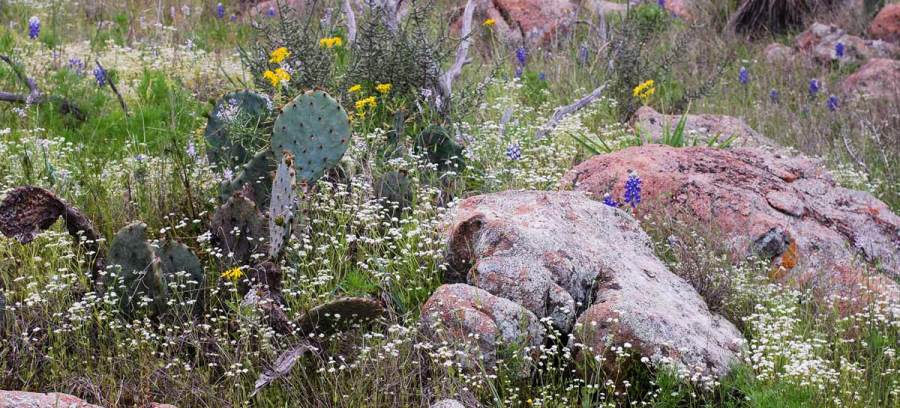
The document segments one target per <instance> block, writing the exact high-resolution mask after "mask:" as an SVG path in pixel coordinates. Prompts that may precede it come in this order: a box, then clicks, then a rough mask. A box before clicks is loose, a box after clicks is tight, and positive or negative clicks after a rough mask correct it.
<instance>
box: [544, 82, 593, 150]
mask: <svg viewBox="0 0 900 408" xmlns="http://www.w3.org/2000/svg"><path fill="white" fill-rule="evenodd" d="M605 89H606V84H603V85H601V86H600V87H599V88H597V89H594V91H593V92H591V93H589V94H587V95H585V96H584V97H582V98H581V99H579V100H577V101H575V102H574V103H572V104H571V105H565V106H560V107H558V108H556V110H555V111H553V116H551V117H550V120H548V121H547V123H545V124H544V126H541V128H540V129H539V130H538V131H537V134H536V135H535V138H536V139H537V140H541V139H543V138H544V137H545V136H547V133H550V131H551V130H553V129H554V128H555V127H556V126H557V125H559V122H561V121H562V120H563V118H565V117H566V116H567V115H570V114H572V113H575V112H577V111H579V110H581V108H584V107H585V106H588V105H590V104H591V103H593V102H594V101H595V100H597V99H599V98H600V96H601V95H603V90H605Z"/></svg>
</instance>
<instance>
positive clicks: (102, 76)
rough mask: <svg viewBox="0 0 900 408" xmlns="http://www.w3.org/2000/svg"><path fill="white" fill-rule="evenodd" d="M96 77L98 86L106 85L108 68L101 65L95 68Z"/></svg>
mask: <svg viewBox="0 0 900 408" xmlns="http://www.w3.org/2000/svg"><path fill="white" fill-rule="evenodd" d="M94 79H96V80H97V86H103V85H106V70H105V69H103V68H100V67H97V68H94Z"/></svg>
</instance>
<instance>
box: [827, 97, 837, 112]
mask: <svg viewBox="0 0 900 408" xmlns="http://www.w3.org/2000/svg"><path fill="white" fill-rule="evenodd" d="M825 105H826V106H828V110H830V111H832V112H834V111H836V110H837V109H838V98H837V96H834V95H831V96H829V97H828V100H827V101H825Z"/></svg>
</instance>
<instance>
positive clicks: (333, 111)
mask: <svg viewBox="0 0 900 408" xmlns="http://www.w3.org/2000/svg"><path fill="white" fill-rule="evenodd" d="M350 136H351V135H350V118H349V117H348V116H347V112H346V111H344V108H342V107H341V105H340V104H339V103H338V102H337V101H336V100H334V98H332V97H331V96H329V95H328V94H326V93H325V92H322V91H309V92H307V93H305V94H303V95H300V96H298V97H297V98H295V99H294V100H293V101H291V102H290V103H288V104H287V105H285V106H284V108H283V109H282V110H281V114H280V115H278V118H277V119H276V120H275V128H274V130H273V133H272V151H274V152H275V158H276V160H277V161H279V162H280V161H281V160H282V153H283V152H284V151H289V152H291V153H292V154H293V155H294V168H295V169H296V170H297V178H298V179H299V180H300V182H302V183H306V184H312V183H314V182H315V181H316V180H318V179H319V177H322V175H323V174H324V173H325V171H327V170H328V169H330V168H332V167H334V166H335V165H337V163H338V162H339V161H340V160H341V157H343V156H344V153H345V152H346V151H347V147H348V146H349V145H350Z"/></svg>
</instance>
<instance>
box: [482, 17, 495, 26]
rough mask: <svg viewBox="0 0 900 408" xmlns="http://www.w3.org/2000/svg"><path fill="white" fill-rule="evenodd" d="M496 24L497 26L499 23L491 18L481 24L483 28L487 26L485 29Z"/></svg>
mask: <svg viewBox="0 0 900 408" xmlns="http://www.w3.org/2000/svg"><path fill="white" fill-rule="evenodd" d="M494 24H497V21H496V20H494V19H493V18H489V19H487V20H484V22H483V23H481V25H483V26H485V27H493V26H494Z"/></svg>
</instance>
